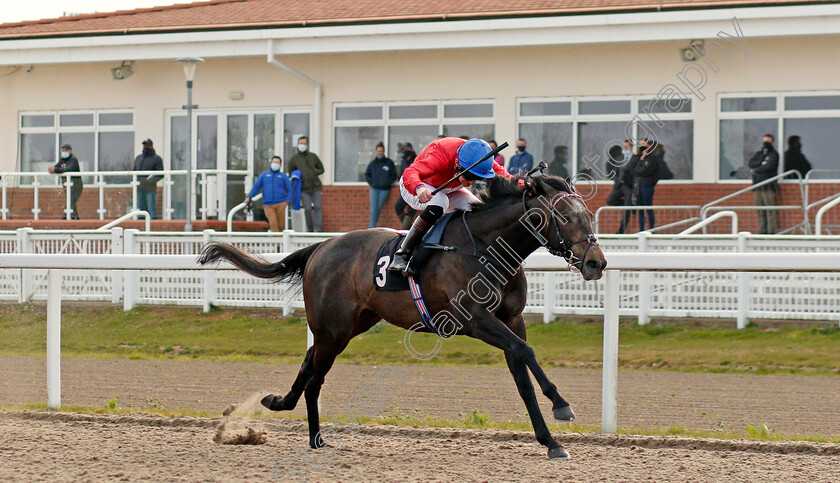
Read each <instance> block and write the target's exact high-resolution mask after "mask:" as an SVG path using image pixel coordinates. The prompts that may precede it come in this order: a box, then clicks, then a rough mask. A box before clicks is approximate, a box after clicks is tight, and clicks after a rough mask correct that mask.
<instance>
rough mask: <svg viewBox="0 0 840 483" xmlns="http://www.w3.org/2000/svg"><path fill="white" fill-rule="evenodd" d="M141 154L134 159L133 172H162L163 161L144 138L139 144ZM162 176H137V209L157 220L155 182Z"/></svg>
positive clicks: (147, 174) (150, 141)
mask: <svg viewBox="0 0 840 483" xmlns="http://www.w3.org/2000/svg"><path fill="white" fill-rule="evenodd" d="M141 144H142V145H143V152H142V153H140V154H139V155H137V157H136V158H134V171H163V160H162V159H161V158H160V156H158V155H157V153H155V146H154V144H153V143H152V140H151V139H149V138H146V139H144V140H143V142H142V143H141ZM161 178H162V176H156V175H155V174H153V173H141V174H139V175H138V176H137V181H139V182H140V186H138V187H137V209H138V210H143V211H147V212H148V213H149V217H150V218H151V219H153V220H157V217H158V216H157V205H156V204H155V198H157V182H158V181H160V179H161Z"/></svg>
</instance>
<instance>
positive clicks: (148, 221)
mask: <svg viewBox="0 0 840 483" xmlns="http://www.w3.org/2000/svg"><path fill="white" fill-rule="evenodd" d="M138 216H142V217H143V218H145V219H146V231H147V232H148V231H150V230H151V226H152V223H151V217H150V215H149V212H148V211H143V210H134V211H131V212H128V213H126V214H124V215H123V216H121V217H119V218H117V219H116V220H113V221H110V222H108V223H106V224H104V225H102V226H100V227H99V228H97V229H96V230H97V231H105V230H108V229H111V228H113V227H115V226H117V225H119V224H120V223H122V222H124V221H126V220H133V219H134V218H137V217H138Z"/></svg>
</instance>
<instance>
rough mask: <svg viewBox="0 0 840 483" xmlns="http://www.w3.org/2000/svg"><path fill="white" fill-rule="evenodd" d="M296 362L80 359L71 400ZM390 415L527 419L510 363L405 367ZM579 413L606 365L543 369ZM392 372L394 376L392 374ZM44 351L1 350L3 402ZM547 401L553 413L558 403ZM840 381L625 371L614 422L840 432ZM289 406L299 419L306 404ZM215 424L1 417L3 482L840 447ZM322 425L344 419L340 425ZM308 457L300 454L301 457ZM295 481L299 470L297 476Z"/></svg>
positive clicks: (363, 476) (651, 465)
mask: <svg viewBox="0 0 840 483" xmlns="http://www.w3.org/2000/svg"><path fill="white" fill-rule="evenodd" d="M297 369H298V367H297V366H296V365H292V364H268V363H248V362H208V361H143V360H123V359H101V360H95V359H70V358H66V359H64V360H63V361H62V381H63V384H62V402H63V403H64V404H84V405H93V406H99V407H101V406H102V405H103V404H104V402H105V400H106V399H109V398H112V397H116V398H117V401H118V402H119V404H120V405H122V406H123V407H127V406H128V405H129V404H131V405H135V406H136V407H143V406H144V405H145V406H146V407H150V406H163V407H166V408H170V409H187V408H192V409H201V410H206V411H211V412H218V413H219V414H220V415H221V411H222V410H223V409H224V408H225V407H226V406H227V405H228V404H230V403H235V402H241V401H244V400H245V399H247V398H248V397H249V396H251V395H252V394H255V393H260V392H262V391H265V390H272V391H276V392H285V391H286V390H287V388H288V386H289V384H290V383H291V381H292V380H293V378H294V376H295V374H296V372H297ZM394 369H395V370H396V371H397V372H398V374H399V377H401V378H402V379H403V381H404V384H403V383H392V384H391V385H390V389H392V390H393V391H392V394H389V395H388V397H387V399H384V400H383V401H382V402H383V404H381V405H378V406H377V408H378V410H379V413H380V414H381V415H382V416H390V415H400V414H402V415H409V416H415V417H416V416H419V417H423V416H424V415H429V416H433V417H446V418H457V417H458V413H459V412H462V411H463V412H466V413H469V412H471V411H472V409H473V408H476V409H478V410H479V411H486V412H487V413H488V414H489V415H490V417H491V418H492V420H494V421H505V420H514V421H520V420H523V418H524V415H523V410H524V407H523V405H522V402H521V400H520V399H519V397H518V394H517V393H516V389H515V386H514V384H513V381H512V380H511V378H510V375H509V373H508V372H507V369H506V368H504V367H475V368H463V367H429V366H400V367H396V368H394ZM379 371H381V368H377V367H374V366H359V365H341V364H339V365H337V366H336V367H335V368H334V370H333V371H332V372H331V373H330V374H329V375H328V377H327V382H326V384H325V387H324V399H323V414H324V415H323V416H322V421H328V420H329V419H330V417H331V415H334V414H345V413H346V411H345V408H346V407H347V406H346V405H347V404H348V403H350V404H353V402H354V401H358V399H355V397H354V396H356V395H358V394H359V391H360V390H361V389H362V388H364V387H368V386H370V384H371V381H372V380H374V379H375V378H376V376H377V374H378V373H379ZM547 372H548V375H549V377H550V378H551V379H552V380H553V381H554V382H555V383H556V384H557V385H558V387H559V388H560V390H561V393H563V394H564V395H566V396H568V399H569V400H570V401H571V403H572V405H573V407H574V408H575V410H576V411H577V413H578V416H579V418H578V422H580V423H583V424H592V425H597V424H599V422H600V371H598V370H582V369H557V368H551V369H549V370H548V371H547ZM393 380H394V381H395V380H396V379H393ZM44 387H45V378H44V359H43V358H37V357H9V356H0V403H6V404H9V403H13V404H14V403H25V402H36V401H43V400H45V396H46V395H45V391H44ZM540 399H541V405H542V406H543V414H544V415H546V416H547V417H548V416H549V415H550V414H551V412H550V408H549V407H548V401H544V400H543V399H544V398H540ZM838 400H840V378H837V377H816V376H811V377H805V376H799V377H797V376H754V375H741V374H735V375H720V374H684V373H683V374H681V373H669V372H644V371H621V372H620V375H619V401H618V402H619V412H618V418H619V425H620V426H623V427H634V426H642V427H668V426H672V425H685V426H687V427H690V428H696V429H710V428H712V427H715V426H718V425H723V426H724V427H725V428H726V429H731V430H733V431H737V432H743V429H744V425H745V424H747V423H749V424H752V425H759V424H760V423H766V424H768V425H769V426H770V427H771V428H773V429H775V430H777V431H780V432H783V433H785V434H821V435H824V436H832V435H835V436H836V435H838V434H840V405H838V404H837V401H838ZM294 414H303V404H302V403H301V404H299V405H298V408H297V409H296V410H295V411H294ZM219 421H220V420H218V419H210V418H163V417H155V416H118V415H103V416H89V415H80V414H71V413H50V412H37V413H32V412H21V411H14V412H5V413H3V412H0V480H2V481H7V480H10V479H11V480H16V481H120V480H124V481H136V480H144V479H145V480H148V481H243V480H258V479H259V480H262V481H265V480H267V479H271V478H272V477H277V476H281V475H283V474H286V472H287V471H289V470H293V469H294V468H298V469H299V470H300V473H299V474H296V475H287V476H290V477H291V478H289V479H290V481H293V480H300V479H301V476H302V474H303V473H306V474H308V476H309V479H310V481H401V480H403V481H404V480H407V481H420V480H422V481H523V482H524V481H656V482H661V481H675V482H676V481H680V482H682V481H697V482H708V481H726V482H730V481H756V482H758V481H761V482H767V481H809V482H813V481H826V482H828V481H840V445H836V444H834V445H829V444H812V443H756V442H748V441H736V442H727V441H717V440H698V439H679V438H676V439H675V438H654V437H619V438H616V437H613V436H603V435H599V434H563V433H555V434H554V436H555V437H556V438H557V439H558V440H559V441H561V442H562V444H564V446H565V447H566V448H567V449H568V450H569V452H570V453H571V455H572V460H570V461H549V460H548V459H547V458H546V453H545V450H544V448H543V447H541V446H540V445H539V444H538V443H536V441H534V437H533V434H532V433H528V432H515V431H491V430H445V429H412V428H395V427H386V426H372V425H370V426H364V425H363V426H361V427H359V428H357V429H358V432H353V431H351V430H350V429H347V428H337V429H336V431H335V434H336V439H335V442H336V445H335V446H334V447H333V450H330V452H312V451H309V450H307V449H306V441H307V439H306V429H305V423H302V422H297V421H278V420H272V421H267V422H264V423H260V424H262V425H263V426H264V429H265V431H266V432H267V439H268V442H267V444H264V445H258V446H229V445H219V444H216V443H213V442H212V437H213V434H214V432H215V427H216V426H217V425H218V423H219ZM324 426H325V427H333V428H335V426H331V425H330V424H329V423H326V424H325V425H324ZM302 458H303V459H302ZM295 477H296V478H295Z"/></svg>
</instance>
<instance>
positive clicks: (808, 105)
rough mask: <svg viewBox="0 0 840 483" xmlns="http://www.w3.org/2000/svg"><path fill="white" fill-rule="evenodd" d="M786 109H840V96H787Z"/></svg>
mask: <svg viewBox="0 0 840 483" xmlns="http://www.w3.org/2000/svg"><path fill="white" fill-rule="evenodd" d="M785 109H787V110H788V111H816V110H821V109H840V96H786V97H785Z"/></svg>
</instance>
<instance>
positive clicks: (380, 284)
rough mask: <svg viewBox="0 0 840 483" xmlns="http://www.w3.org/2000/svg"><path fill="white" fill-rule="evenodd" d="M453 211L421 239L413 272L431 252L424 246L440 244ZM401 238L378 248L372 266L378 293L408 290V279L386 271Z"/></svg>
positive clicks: (396, 238)
mask: <svg viewBox="0 0 840 483" xmlns="http://www.w3.org/2000/svg"><path fill="white" fill-rule="evenodd" d="M455 213H457V212H455V211H453V212H452V213H447V214H445V215H443V217H442V218H441V219H440V220H438V222H437V223H435V226H433V227H432V229H431V230H429V233H426V236H424V237H423V243H422V244H421V246H420V247H419V248H418V249H417V252H416V253H415V256H414V258H413V259H412V261H411V267H412V268H413V269H414V270H417V271H418V272H419V271H420V268H422V266H423V262H424V261H425V260H426V258H428V256H427V255H429V254H430V253H428V252H431V249H429V248H424V246H425V245H438V244H439V243H440V239H441V238H442V237H443V231H444V230H445V229H446V225H447V224H448V223H449V220H451V219H452V217H453V216H454V215H455ZM403 238H405V235H397V236H395V237H393V238H390V239H389V240H388V241H386V242H385V243H383V244H382V246H381V247H379V251H377V252H376V263H375V264H374V266H373V285H374V287H376V290H380V291H396V290H408V289H409V286H408V279H407V278H406V277H404V276H403V275H402V274H401V273H397V272H392V271H390V270H388V265H390V264H391V260H392V259H393V257H394V252H396V251H397V249H398V248H399V247H400V244H401V243H402V240H403Z"/></svg>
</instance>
